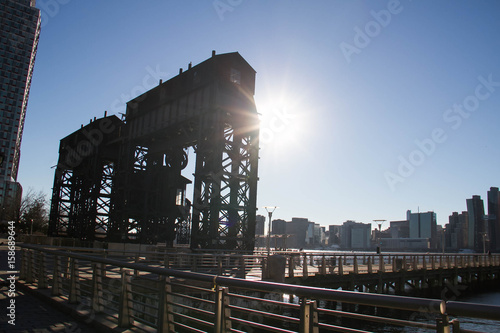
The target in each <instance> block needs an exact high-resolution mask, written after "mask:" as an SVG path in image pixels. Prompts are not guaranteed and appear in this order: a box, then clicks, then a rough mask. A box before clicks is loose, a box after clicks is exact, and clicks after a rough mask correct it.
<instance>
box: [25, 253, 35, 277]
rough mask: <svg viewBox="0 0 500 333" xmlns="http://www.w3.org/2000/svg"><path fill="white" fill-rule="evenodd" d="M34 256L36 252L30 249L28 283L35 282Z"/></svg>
mask: <svg viewBox="0 0 500 333" xmlns="http://www.w3.org/2000/svg"><path fill="white" fill-rule="evenodd" d="M33 256H34V253H33V251H30V250H28V260H27V262H28V268H27V270H26V271H27V274H26V283H33V281H34V278H33Z"/></svg>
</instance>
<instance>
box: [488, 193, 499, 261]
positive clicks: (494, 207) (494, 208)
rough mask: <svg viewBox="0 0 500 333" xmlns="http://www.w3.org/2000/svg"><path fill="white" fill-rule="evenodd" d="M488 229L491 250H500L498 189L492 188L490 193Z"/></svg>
mask: <svg viewBox="0 0 500 333" xmlns="http://www.w3.org/2000/svg"><path fill="white" fill-rule="evenodd" d="M488 229H489V238H490V248H491V250H493V251H499V250H500V193H499V191H498V187H490V190H489V191H488Z"/></svg>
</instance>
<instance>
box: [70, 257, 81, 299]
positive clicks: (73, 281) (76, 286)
mask: <svg viewBox="0 0 500 333" xmlns="http://www.w3.org/2000/svg"><path fill="white" fill-rule="evenodd" d="M69 260H70V271H71V273H70V277H69V278H70V281H69V285H70V287H69V299H68V301H69V302H70V303H78V302H79V301H80V271H79V270H78V259H75V258H69Z"/></svg>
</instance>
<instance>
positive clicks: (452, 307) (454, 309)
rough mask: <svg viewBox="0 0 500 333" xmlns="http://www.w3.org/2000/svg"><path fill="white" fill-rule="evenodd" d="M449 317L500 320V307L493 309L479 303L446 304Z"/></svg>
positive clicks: (451, 302) (452, 302) (450, 302)
mask: <svg viewBox="0 0 500 333" xmlns="http://www.w3.org/2000/svg"><path fill="white" fill-rule="evenodd" d="M446 312H447V314H448V315H452V316H461V317H474V318H481V319H496V320H498V319H500V307H496V308H495V307H492V306H489V305H484V304H477V303H463V302H454V301H449V302H446Z"/></svg>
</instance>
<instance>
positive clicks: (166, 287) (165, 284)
mask: <svg viewBox="0 0 500 333" xmlns="http://www.w3.org/2000/svg"><path fill="white" fill-rule="evenodd" d="M158 285H159V288H160V289H159V298H158V332H159V333H170V332H175V326H174V315H173V309H172V286H171V285H170V278H168V277H166V276H164V275H162V276H160V277H159V282H158Z"/></svg>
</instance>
